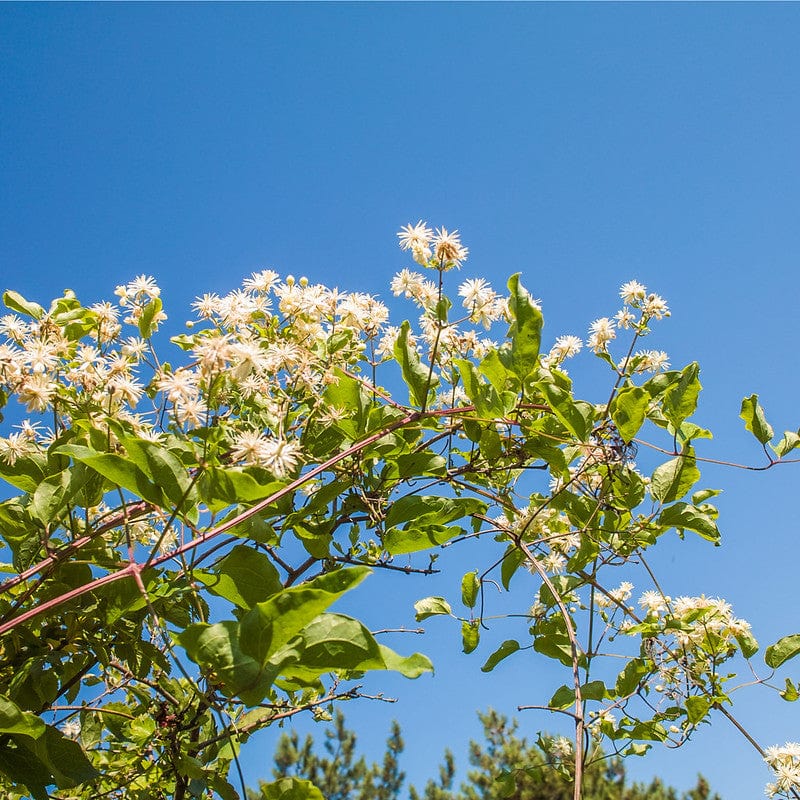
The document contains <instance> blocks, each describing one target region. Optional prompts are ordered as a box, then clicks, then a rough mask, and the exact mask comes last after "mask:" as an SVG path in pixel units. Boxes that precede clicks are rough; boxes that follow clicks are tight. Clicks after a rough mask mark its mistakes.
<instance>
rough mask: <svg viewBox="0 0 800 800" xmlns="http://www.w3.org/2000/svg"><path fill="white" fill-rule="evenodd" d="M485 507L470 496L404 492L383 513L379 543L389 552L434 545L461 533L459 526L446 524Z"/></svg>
mask: <svg viewBox="0 0 800 800" xmlns="http://www.w3.org/2000/svg"><path fill="white" fill-rule="evenodd" d="M485 510H486V504H485V503H483V502H482V501H480V500H476V499H475V498H472V497H452V498H451V497H439V496H436V495H405V496H404V497H401V498H399V499H398V500H397V501H396V502H395V503H393V504H392V505H391V506H390V508H389V511H388V513H387V514H386V528H387V530H386V533H385V534H384V536H383V546H384V547H385V548H386V550H387V551H388V552H389V553H391V554H392V555H400V554H402V553H414V552H416V551H418V550H425V549H428V548H430V547H436V546H438V545H441V544H444V543H445V542H446V541H449V540H450V539H452V538H453V537H455V536H460V535H461V534H463V533H464V528H463V527H461V526H459V525H450V526H448V524H447V523H449V522H453V521H455V520H457V519H462V518H463V517H467V516H471V515H472V514H480V513H483V512H484V511H485ZM401 525H402V527H400V526H401Z"/></svg>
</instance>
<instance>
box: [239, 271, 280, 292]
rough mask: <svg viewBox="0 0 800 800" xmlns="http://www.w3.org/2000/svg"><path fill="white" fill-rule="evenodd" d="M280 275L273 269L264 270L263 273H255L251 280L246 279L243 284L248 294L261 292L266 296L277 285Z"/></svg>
mask: <svg viewBox="0 0 800 800" xmlns="http://www.w3.org/2000/svg"><path fill="white" fill-rule="evenodd" d="M277 281H278V273H277V272H275V271H274V270H271V269H262V270H261V272H254V273H253V274H252V275H251V276H250V277H249V278H245V280H244V283H243V284H242V285H243V286H244V288H245V289H247V291H248V292H260V293H261V294H266V293H267V292H269V290H270V289H272V287H273V286H274V285H275V284H276V283H277Z"/></svg>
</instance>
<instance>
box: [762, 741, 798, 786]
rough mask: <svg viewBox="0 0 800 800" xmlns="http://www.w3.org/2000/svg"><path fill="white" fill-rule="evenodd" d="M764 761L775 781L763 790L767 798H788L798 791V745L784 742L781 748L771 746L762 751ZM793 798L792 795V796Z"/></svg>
mask: <svg viewBox="0 0 800 800" xmlns="http://www.w3.org/2000/svg"><path fill="white" fill-rule="evenodd" d="M764 761H766V762H767V764H768V765H769V767H770V769H771V770H772V771H773V772H774V773H775V778H776V780H775V781H774V782H773V783H768V784H767V785H766V788H765V793H766V795H767V797H775V796H776V795H784V796H787V797H788V796H789V795H790V792H793V791H797V790H800V743H798V742H786V744H785V745H783V746H782V747H778V746H777V745H773V746H772V747H768V748H767V749H766V750H765V751H764ZM792 796H794V794H792Z"/></svg>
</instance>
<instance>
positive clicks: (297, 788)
mask: <svg viewBox="0 0 800 800" xmlns="http://www.w3.org/2000/svg"><path fill="white" fill-rule="evenodd" d="M259 789H260V790H261V800H325V798H324V797H323V795H322V792H321V791H320V790H319V789H318V788H317V787H316V786H314V784H313V783H311V781H307V780H303V779H301V778H294V777H291V778H281V779H280V780H278V781H273V782H272V783H263V782H262V783H260V784H259Z"/></svg>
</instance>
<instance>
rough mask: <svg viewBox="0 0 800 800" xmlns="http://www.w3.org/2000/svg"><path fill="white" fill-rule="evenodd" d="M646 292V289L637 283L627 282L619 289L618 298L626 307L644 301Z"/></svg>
mask: <svg viewBox="0 0 800 800" xmlns="http://www.w3.org/2000/svg"><path fill="white" fill-rule="evenodd" d="M646 292H647V289H645V287H644V286H642V284H641V283H639V281H628V282H627V283H623V284H622V286H621V287H620V290H619V296H620V297H621V298H622V300H623V302H625V303H627V304H628V305H636V304H637V303H640V302H641V301H642V300H644V298H645V294H646Z"/></svg>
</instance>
